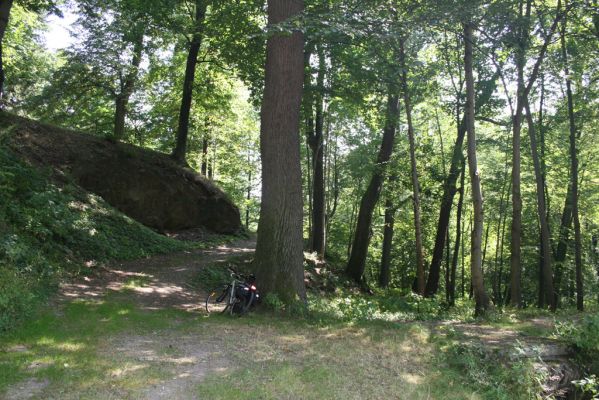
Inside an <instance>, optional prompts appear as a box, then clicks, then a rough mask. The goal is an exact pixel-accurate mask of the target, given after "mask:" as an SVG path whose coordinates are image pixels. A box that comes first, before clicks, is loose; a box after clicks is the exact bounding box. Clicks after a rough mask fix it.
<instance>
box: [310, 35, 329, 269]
mask: <svg viewBox="0 0 599 400" xmlns="http://www.w3.org/2000/svg"><path fill="white" fill-rule="evenodd" d="M325 67H326V65H325V59H324V51H323V49H322V46H320V47H319V49H318V76H317V79H316V90H317V92H316V96H315V97H314V98H315V100H316V118H315V127H314V128H315V129H314V135H312V137H310V138H309V139H308V143H309V145H310V149H311V150H312V163H313V175H314V178H313V180H312V185H313V189H312V235H311V236H312V245H311V249H312V251H314V252H316V253H317V254H318V256H319V257H320V258H323V257H324V251H325V248H324V246H325V230H326V226H325V214H326V202H325V186H324V184H325V180H324V140H323V137H324V135H323V127H324V121H323V120H324V118H323V117H324V115H323V108H324V96H323V93H322V92H323V90H324V73H325Z"/></svg>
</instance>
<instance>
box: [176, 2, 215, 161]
mask: <svg viewBox="0 0 599 400" xmlns="http://www.w3.org/2000/svg"><path fill="white" fill-rule="evenodd" d="M207 5H208V2H207V1H206V0H196V2H195V21H194V30H193V36H192V38H191V42H190V43H189V53H188V54H187V64H186V66H185V78H184V79H183V95H182V97H181V108H180V110H179V126H178V128H177V143H176V145H175V149H174V150H173V153H172V155H171V157H172V158H173V159H174V160H175V161H177V162H178V163H180V164H185V163H186V161H185V156H186V154H187V136H188V133H189V115H190V113H191V100H192V98H193V83H194V80H195V72H196V66H197V64H198V53H199V52H200V47H201V46H202V39H203V31H204V19H205V17H206V8H207Z"/></svg>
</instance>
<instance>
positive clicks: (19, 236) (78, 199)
mask: <svg viewBox="0 0 599 400" xmlns="http://www.w3.org/2000/svg"><path fill="white" fill-rule="evenodd" d="M3 133H4V135H6V133H7V132H6V131H4V132H3ZM191 246H192V245H191V244H190V243H186V242H181V241H177V240H174V239H170V238H167V237H165V236H162V235H160V234H158V233H156V232H154V231H152V230H151V229H149V228H146V227H145V226H143V225H141V224H139V223H137V222H135V221H134V220H132V219H130V218H128V217H126V216H125V215H123V214H122V213H120V212H118V211H117V210H115V209H114V208H112V207H110V206H109V205H108V204H107V203H106V202H105V201H104V200H103V199H102V198H100V197H98V196H95V195H92V194H89V193H87V192H84V191H83V190H81V189H80V188H79V187H77V186H75V185H73V184H68V183H67V184H65V185H63V186H62V187H59V186H57V185H55V184H53V183H52V182H51V180H50V179H49V176H48V175H46V174H44V173H42V172H40V171H38V170H36V169H34V168H32V167H30V166H29V165H27V164H25V163H24V162H23V161H22V160H21V159H19V158H18V157H17V156H16V155H15V154H13V153H12V151H11V150H9V149H8V147H7V146H6V144H5V137H4V138H3V137H1V136H0V332H1V331H5V330H7V329H10V328H11V327H13V326H14V325H15V324H17V323H18V322H19V321H20V320H22V319H24V318H26V317H27V316H28V315H29V314H31V313H32V312H33V310H34V309H35V305H36V303H38V302H39V301H40V300H41V299H43V298H45V297H46V296H47V295H48V294H49V293H51V292H52V291H53V289H54V288H56V286H57V283H58V282H59V280H60V279H61V278H62V277H63V276H64V275H65V274H69V273H79V272H85V270H86V267H90V266H94V265H97V264H98V263H102V262H106V261H109V260H115V259H118V260H126V259H135V258H140V257H146V256H150V255H152V254H158V253H167V252H172V251H176V250H183V249H187V248H190V247H191Z"/></svg>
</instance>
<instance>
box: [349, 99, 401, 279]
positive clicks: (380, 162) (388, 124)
mask: <svg viewBox="0 0 599 400" xmlns="http://www.w3.org/2000/svg"><path fill="white" fill-rule="evenodd" d="M398 116H399V107H398V96H397V95H396V94H395V93H394V90H391V88H390V91H389V97H388V100H387V115H386V118H385V128H384V130H383V141H382V143H381V148H380V150H379V154H378V157H377V160H376V164H375V167H374V171H373V172H372V178H371V179H370V183H369V185H368V187H367V188H366V192H365V193H364V195H363V196H362V201H361V202H360V211H359V212H358V224H357V226H356V233H355V235H354V240H353V245H352V248H351V255H350V257H349V261H348V263H347V267H346V269H345V272H346V273H347V275H348V276H349V277H350V278H352V279H353V280H354V281H355V282H358V283H361V282H362V278H363V276H364V268H365V266H366V255H367V253H368V245H369V243H370V225H371V222H372V212H373V211H374V207H375V206H376V203H377V202H378V200H379V196H380V193H381V186H382V184H383V176H384V172H385V166H386V164H387V162H388V161H389V159H390V158H391V153H392V151H393V142H394V141H395V127H396V124H397V119H398Z"/></svg>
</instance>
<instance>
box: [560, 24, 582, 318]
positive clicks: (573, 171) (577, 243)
mask: <svg viewBox="0 0 599 400" xmlns="http://www.w3.org/2000/svg"><path fill="white" fill-rule="evenodd" d="M566 23H567V20H566V18H565V17H564V22H563V25H562V32H561V46H562V56H563V58H564V74H565V75H566V95H567V97H568V122H569V127H570V179H571V186H572V219H573V221H574V260H575V264H576V308H577V309H578V310H579V311H583V310H584V289H583V278H582V238H581V233H580V219H579V215H578V152H577V150H576V123H575V120H574V99H573V96H572V79H571V77H570V70H569V65H568V50H567V48H566Z"/></svg>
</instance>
